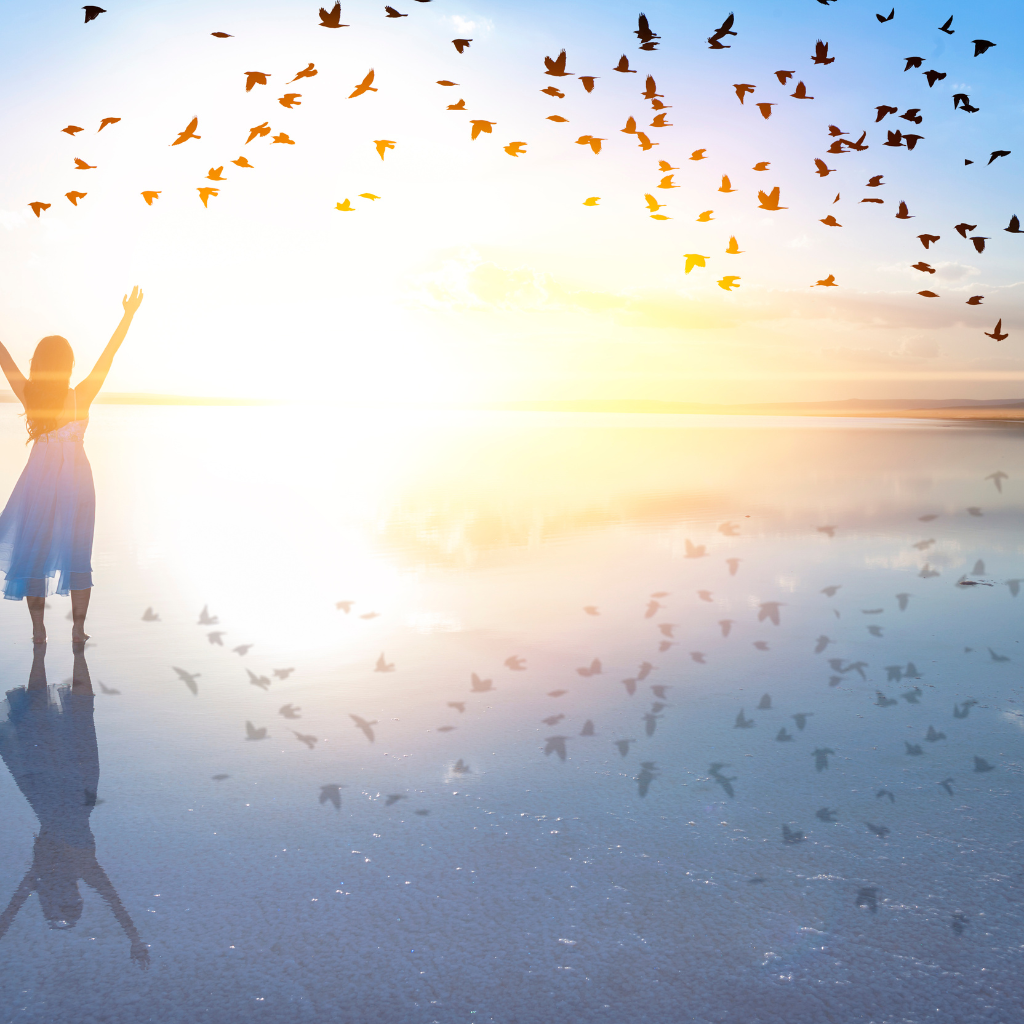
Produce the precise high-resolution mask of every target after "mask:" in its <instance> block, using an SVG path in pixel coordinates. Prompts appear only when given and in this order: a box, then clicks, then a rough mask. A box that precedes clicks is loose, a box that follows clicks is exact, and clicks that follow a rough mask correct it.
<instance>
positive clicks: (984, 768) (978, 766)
mask: <svg viewBox="0 0 1024 1024" xmlns="http://www.w3.org/2000/svg"><path fill="white" fill-rule="evenodd" d="M995 767H996V766H995V765H994V764H989V763H988V761H986V760H985V758H983V757H978V755H977V754H975V755H974V771H976V772H991V771H994V770H995Z"/></svg>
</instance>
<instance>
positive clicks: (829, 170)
mask: <svg viewBox="0 0 1024 1024" xmlns="http://www.w3.org/2000/svg"><path fill="white" fill-rule="evenodd" d="M814 166H815V167H816V168H817V170H816V171H815V174H817V175H818V177H819V178H827V177H828V176H829V175H830V174H834V173H835V168H833V167H828V166H826V164H825V161H824V160H819V159H818V158H817V157H815V160H814Z"/></svg>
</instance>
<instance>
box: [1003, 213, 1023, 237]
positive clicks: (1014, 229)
mask: <svg viewBox="0 0 1024 1024" xmlns="http://www.w3.org/2000/svg"><path fill="white" fill-rule="evenodd" d="M1003 230H1004V231H1009V232H1010V234H1011V235H1019V234H1024V232H1022V231H1021V227H1020V218H1019V217H1018V216H1017V214H1014V215H1013V216H1012V217H1011V218H1010V223H1009V226H1007V227H1005V228H1003Z"/></svg>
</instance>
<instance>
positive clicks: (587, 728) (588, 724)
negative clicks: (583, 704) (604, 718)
mask: <svg viewBox="0 0 1024 1024" xmlns="http://www.w3.org/2000/svg"><path fill="white" fill-rule="evenodd" d="M580 735H581V736H595V735H596V733H595V732H594V723H593V722H592V721H591V720H590V719H589V718H588V719H587V720H586V721H585V722H584V723H583V728H582V729H580Z"/></svg>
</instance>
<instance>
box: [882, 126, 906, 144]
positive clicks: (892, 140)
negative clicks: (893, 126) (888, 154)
mask: <svg viewBox="0 0 1024 1024" xmlns="http://www.w3.org/2000/svg"><path fill="white" fill-rule="evenodd" d="M882 145H883V146H893V147H899V146H903V145H905V143H904V141H903V132H901V131H898V130H897V131H894V132H889V133H888V138H887V139H886V141H885V142H883V143H882Z"/></svg>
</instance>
